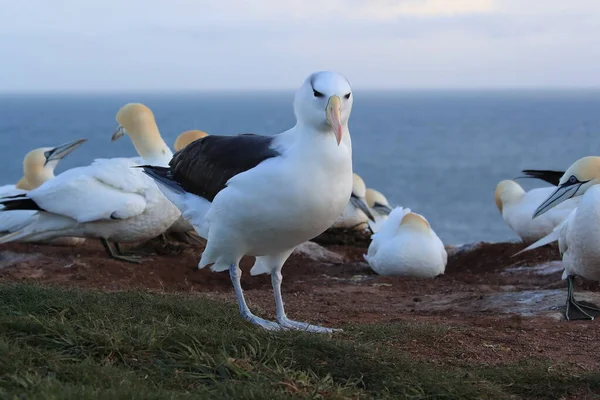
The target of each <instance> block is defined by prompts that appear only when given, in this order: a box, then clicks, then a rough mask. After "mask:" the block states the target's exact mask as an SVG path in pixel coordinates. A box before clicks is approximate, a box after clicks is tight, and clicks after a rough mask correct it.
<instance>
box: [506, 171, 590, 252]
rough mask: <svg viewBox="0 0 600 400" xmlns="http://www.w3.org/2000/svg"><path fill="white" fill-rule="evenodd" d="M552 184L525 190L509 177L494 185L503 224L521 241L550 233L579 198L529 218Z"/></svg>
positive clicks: (572, 208)
mask: <svg viewBox="0 0 600 400" xmlns="http://www.w3.org/2000/svg"><path fill="white" fill-rule="evenodd" d="M555 189H556V188H553V187H543V188H536V189H532V190H530V191H528V192H525V190H523V188H522V187H521V185H519V184H518V183H517V182H515V181H512V180H504V181H500V182H499V183H498V185H497V186H496V192H495V196H494V197H495V201H496V206H497V207H498V210H499V211H500V214H502V218H504V221H505V222H506V224H507V225H508V226H509V227H510V229H512V230H513V231H514V232H515V233H516V234H517V235H519V237H520V238H521V240H523V241H524V242H533V241H535V240H538V239H541V238H543V237H544V236H546V235H548V234H550V233H551V232H552V230H553V229H554V228H555V227H556V226H558V225H559V224H560V223H561V222H563V221H564V220H565V219H566V218H567V217H568V216H569V214H570V213H571V211H573V210H574V209H575V207H577V204H578V203H579V199H578V198H575V199H570V200H569V201H566V202H564V203H563V204H561V205H560V206H558V207H556V208H554V209H552V211H550V212H548V213H546V214H545V215H544V216H543V217H540V218H536V219H533V220H532V219H531V214H533V212H534V211H535V209H536V208H537V207H538V206H539V205H540V204H542V202H543V201H544V200H545V199H547V198H548V196H550V194H551V193H552V192H554V190H555Z"/></svg>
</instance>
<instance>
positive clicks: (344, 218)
mask: <svg viewBox="0 0 600 400" xmlns="http://www.w3.org/2000/svg"><path fill="white" fill-rule="evenodd" d="M352 182H353V183H352V194H351V195H350V201H349V202H348V204H346V208H344V212H343V214H342V215H340V216H339V217H338V218H337V219H336V220H335V222H334V223H333V224H332V225H331V228H344V229H352V230H360V231H362V230H365V229H367V228H368V224H367V222H368V221H369V220H371V221H375V218H374V217H373V214H371V210H369V207H368V206H367V203H366V200H365V196H366V194H367V187H366V186H365V182H364V181H363V180H362V178H361V177H360V176H358V175H357V174H353V181H352Z"/></svg>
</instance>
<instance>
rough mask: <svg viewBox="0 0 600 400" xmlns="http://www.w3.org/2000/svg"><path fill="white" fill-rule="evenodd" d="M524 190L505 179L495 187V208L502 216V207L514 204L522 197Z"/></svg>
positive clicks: (515, 183)
mask: <svg viewBox="0 0 600 400" xmlns="http://www.w3.org/2000/svg"><path fill="white" fill-rule="evenodd" d="M524 194H525V190H523V188H522V187H521V185H519V184H518V183H517V182H515V181H513V180H510V179H506V180H503V181H500V182H498V184H497V185H496V192H495V193H494V200H495V201H496V207H498V210H499V211H500V214H502V209H503V208H504V205H506V204H511V203H514V202H515V201H518V200H519V199H521V198H522V197H523V195H524Z"/></svg>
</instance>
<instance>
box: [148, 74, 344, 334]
mask: <svg viewBox="0 0 600 400" xmlns="http://www.w3.org/2000/svg"><path fill="white" fill-rule="evenodd" d="M352 102H353V94H352V92H351V88H350V84H349V83H348V81H347V80H346V78H344V77H343V76H342V75H340V74H337V73H334V72H317V73H313V74H311V75H310V76H309V77H308V78H307V79H306V80H305V81H304V83H303V84H302V86H301V87H300V88H299V89H298V91H297V92H296V94H295V97H294V113H295V115H296V120H297V122H296V125H295V126H294V127H293V128H291V129H290V130H287V131H285V132H282V133H280V134H278V135H275V136H261V135H254V134H242V135H237V136H207V137H205V138H203V139H200V140H197V141H195V142H193V143H190V144H189V145H188V146H186V147H185V148H184V149H183V150H181V151H180V152H178V153H177V154H175V156H174V157H173V159H172V160H171V162H170V163H169V165H170V167H169V168H160V167H156V166H145V167H143V168H144V171H145V172H146V173H147V174H148V175H150V176H152V177H153V178H154V179H155V180H156V181H157V182H158V183H159V185H160V187H161V189H162V190H163V193H164V194H165V195H166V196H167V197H168V198H169V199H170V200H171V201H172V202H173V203H174V204H176V205H177V207H178V208H179V209H180V210H181V212H182V214H183V216H184V218H186V219H187V220H188V221H190V222H191V223H192V224H193V226H194V228H195V229H196V232H197V233H198V234H199V235H200V236H201V237H203V238H205V239H207V245H206V249H205V250H204V252H203V253H202V257H201V259H200V263H199V265H198V267H199V268H204V267H205V266H207V265H209V264H212V268H211V269H212V270H213V271H225V270H229V273H230V276H231V280H232V282H233V287H234V289H235V293H236V295H237V299H238V303H239V308H240V313H241V315H242V317H243V318H245V319H246V320H248V321H250V322H252V323H254V324H257V325H259V326H261V327H263V328H265V329H270V330H277V329H300V330H307V331H311V332H332V329H328V328H323V327H320V326H316V325H310V324H307V323H302V322H297V321H292V320H290V319H288V317H287V316H286V314H285V311H284V306H283V300H282V297H281V281H282V275H281V269H282V267H283V264H284V263H285V261H286V260H287V258H288V257H289V256H290V254H291V253H292V251H293V250H294V248H295V247H296V246H298V245H299V244H301V243H304V242H306V241H308V240H310V239H312V238H314V237H316V236H318V235H319V234H321V233H323V232H324V231H325V230H326V229H327V228H329V227H330V226H331V225H332V224H333V222H334V221H335V220H336V218H337V217H338V216H339V215H341V214H342V211H343V210H344V207H346V204H347V203H348V201H349V199H350V194H351V192H352V180H353V178H352V149H351V140H350V133H349V131H348V118H349V117H350V112H351V109H352ZM244 255H249V256H256V261H255V263H254V266H253V267H252V270H251V271H250V273H251V274H252V275H257V274H263V273H269V274H271V280H272V283H273V291H274V294H275V305H276V311H277V312H276V315H277V317H276V319H277V323H274V322H271V321H267V320H264V319H262V318H259V317H257V316H255V315H253V314H252V313H251V312H250V310H249V309H248V306H247V305H246V301H245V300H244V295H243V291H242V287H241V285H240V277H241V270H240V268H239V266H238V264H239V261H240V259H241V258H242V256H244Z"/></svg>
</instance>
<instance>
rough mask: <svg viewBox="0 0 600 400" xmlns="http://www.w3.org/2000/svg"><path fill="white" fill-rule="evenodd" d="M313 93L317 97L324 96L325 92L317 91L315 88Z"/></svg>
mask: <svg viewBox="0 0 600 400" xmlns="http://www.w3.org/2000/svg"><path fill="white" fill-rule="evenodd" d="M313 94H314V95H315V97H323V96H324V95H323V93H321V92H317V91H316V90H315V89H313Z"/></svg>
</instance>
